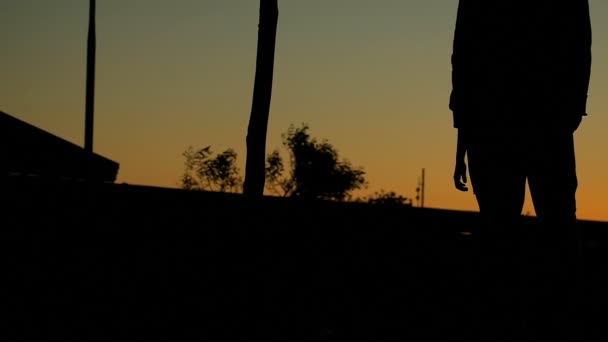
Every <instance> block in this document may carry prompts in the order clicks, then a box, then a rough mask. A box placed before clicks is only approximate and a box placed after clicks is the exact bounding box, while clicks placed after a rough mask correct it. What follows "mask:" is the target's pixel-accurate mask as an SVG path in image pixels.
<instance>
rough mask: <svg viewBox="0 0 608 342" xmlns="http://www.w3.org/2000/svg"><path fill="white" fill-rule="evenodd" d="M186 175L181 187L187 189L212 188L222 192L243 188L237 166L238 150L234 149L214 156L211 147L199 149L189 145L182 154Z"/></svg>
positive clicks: (183, 177)
mask: <svg viewBox="0 0 608 342" xmlns="http://www.w3.org/2000/svg"><path fill="white" fill-rule="evenodd" d="M182 155H183V156H184V157H185V158H186V160H185V162H184V168H185V170H184V175H183V176H182V179H181V187H182V188H183V189H187V190H211V191H220V192H237V191H240V189H241V178H240V177H239V169H238V168H237V167H236V158H237V155H236V152H235V151H234V150H233V149H227V150H226V151H224V152H222V153H220V154H218V155H216V156H215V157H212V155H213V152H212V151H211V147H210V146H207V147H204V148H201V149H199V150H194V149H193V148H192V147H188V149H187V150H186V151H184V153H183V154H182Z"/></svg>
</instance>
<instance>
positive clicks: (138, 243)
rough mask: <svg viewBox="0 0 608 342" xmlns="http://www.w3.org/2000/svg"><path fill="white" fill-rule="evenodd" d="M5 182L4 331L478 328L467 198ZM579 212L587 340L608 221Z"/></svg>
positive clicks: (363, 333) (427, 337)
mask: <svg viewBox="0 0 608 342" xmlns="http://www.w3.org/2000/svg"><path fill="white" fill-rule="evenodd" d="M1 185H2V192H1V194H0V198H1V202H0V205H1V208H2V209H1V210H2V223H1V224H0V227H1V229H0V232H1V234H2V239H1V241H2V251H3V260H4V265H3V267H2V269H3V275H4V277H3V278H4V280H2V289H3V291H2V293H3V294H4V297H5V300H3V303H2V307H3V311H4V313H5V315H4V317H6V318H5V319H4V321H3V325H4V327H5V328H4V327H3V328H2V330H3V331H4V332H3V334H4V333H8V336H9V337H8V338H7V339H3V341H16V340H32V341H45V340H51V339H54V340H57V341H113V340H118V339H122V338H124V339H126V340H127V341H150V340H162V341H186V340H209V341H218V340H237V341H249V340H252V339H254V338H256V339H257V338H263V339H264V340H268V339H272V340H281V341H295V340H301V339H303V340H309V341H317V340H319V341H329V340H339V339H342V338H345V337H348V338H351V339H352V338H363V339H366V340H370V341H472V340H475V338H473V337H472V336H475V335H474V334H475V332H474V330H475V327H471V325H470V322H471V319H472V317H473V315H474V313H475V309H476V308H475V305H474V304H473V302H472V300H471V297H470V295H468V294H469V293H470V292H468V289H469V287H470V283H471V279H472V277H473V272H472V268H471V263H472V260H471V258H472V254H471V235H467V234H463V232H468V231H471V230H472V229H473V228H474V227H475V226H476V225H478V217H477V214H476V213H470V212H457V211H447V210H435V209H419V208H411V207H403V206H378V205H376V206H373V205H368V204H360V203H332V202H317V201H301V200H300V201H297V200H289V199H279V198H264V199H263V200H261V201H250V200H247V199H245V198H243V197H241V196H239V195H227V194H219V193H202V192H187V191H181V190H174V189H162V188H151V187H141V186H130V185H113V184H105V185H97V186H93V187H85V186H83V185H82V184H80V183H67V182H64V183H49V182H44V181H40V180H35V179H34V180H31V179H25V178H19V179H16V178H15V179H8V180H4V181H3V182H2V184H1ZM580 227H581V230H582V232H583V237H584V241H585V244H584V245H585V250H584V254H585V277H586V278H585V291H584V292H585V306H584V310H583V312H582V313H581V315H583V316H584V321H585V322H586V325H585V328H584V335H585V339H584V340H589V341H602V340H607V339H608V332H606V331H604V320H605V318H606V314H605V308H606V307H607V306H606V304H608V301H607V297H608V296H607V295H606V293H605V289H606V288H608V287H607V286H606V285H608V282H607V280H606V279H607V278H608V277H606V274H607V269H606V266H605V263H604V261H605V260H608V259H607V257H608V224H606V223H602V222H590V221H581V222H580ZM581 340H583V339H582V338H581Z"/></svg>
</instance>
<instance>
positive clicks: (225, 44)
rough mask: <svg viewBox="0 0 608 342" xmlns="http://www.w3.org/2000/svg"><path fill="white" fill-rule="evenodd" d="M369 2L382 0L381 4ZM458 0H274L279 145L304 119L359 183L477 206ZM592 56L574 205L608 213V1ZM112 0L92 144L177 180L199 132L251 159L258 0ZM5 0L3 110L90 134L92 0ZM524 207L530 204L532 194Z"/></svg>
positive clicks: (136, 167)
mask: <svg viewBox="0 0 608 342" xmlns="http://www.w3.org/2000/svg"><path fill="white" fill-rule="evenodd" d="M372 3H373V7H371V6H372V5H370V4H372ZM456 5H457V1H451V0H437V1H434V2H429V1H428V0H412V1H407V2H403V1H395V0H374V1H371V0H349V1H346V0H341V1H333V2H331V4H328V3H327V1H323V0H308V1H306V2H293V1H291V2H287V1H286V2H284V3H281V2H280V3H279V6H280V16H279V26H278V37H277V51H276V65H275V80H274V92H273V99H272V100H273V102H272V108H271V114H270V123H269V130H268V151H269V152H270V151H271V150H272V149H274V148H279V149H281V150H282V151H283V152H284V150H283V149H282V146H281V134H282V133H283V132H285V131H286V130H287V128H288V127H289V125H290V124H294V125H298V124H300V123H307V124H309V126H310V133H311V135H312V136H313V137H316V138H318V139H323V138H326V139H328V141H329V142H330V143H331V144H332V145H333V146H334V147H336V149H337V150H338V152H339V154H340V156H342V157H344V158H347V159H348V160H349V161H350V162H351V163H352V164H353V165H355V166H362V167H363V168H364V170H365V171H366V178H367V180H368V182H369V187H368V188H367V189H365V190H363V191H358V192H357V193H356V194H355V195H356V196H357V195H361V196H363V195H366V194H370V193H373V192H375V191H379V190H381V189H383V190H386V191H395V192H397V193H399V194H401V195H403V196H405V197H408V198H413V197H415V196H416V193H415V189H416V186H417V181H418V177H419V175H420V171H421V169H422V168H425V170H426V185H427V186H426V196H425V197H426V198H425V204H426V206H427V207H433V208H443V209H455V210H477V205H476V202H475V198H474V195H473V194H472V192H471V191H470V190H469V192H467V193H461V192H459V191H457V190H456V189H455V188H454V186H453V184H452V173H453V162H454V150H455V141H456V131H455V129H454V128H452V116H451V112H450V111H449V109H448V107H447V105H448V96H449V91H450V87H451V84H450V77H451V74H450V70H451V66H450V54H451V43H452V34H453V28H454V20H455V15H456ZM590 5H591V10H592V21H593V29H594V47H593V52H594V64H593V69H592V80H591V87H590V93H589V103H588V112H589V116H588V117H586V118H585V119H584V121H583V123H582V125H581V127H580V128H579V130H578V131H577V133H576V135H575V139H576V152H577V167H578V176H579V190H578V216H579V218H581V219H589V220H600V221H608V210H607V209H606V208H608V180H606V177H605V175H606V174H608V155H607V154H606V153H605V151H606V150H608V138H607V137H606V133H605V132H606V131H608V115H604V113H607V112H608V102H605V101H604V96H603V91H604V89H608V68H607V67H606V66H605V65H604V64H603V62H602V61H604V60H608V58H607V57H608V39H607V38H608V3H606V2H605V1H602V0H590ZM180 6H182V7H176V6H175V4H174V2H172V1H168V0H145V1H144V0H133V1H130V2H128V4H127V3H125V2H124V1H122V0H105V1H103V2H100V3H98V8H97V12H98V13H97V14H98V18H97V25H98V26H97V44H98V45H97V53H98V56H97V86H96V107H95V143H94V149H95V152H96V153H99V154H102V155H104V156H106V157H108V158H110V159H113V160H116V161H118V162H119V163H120V170H119V175H118V182H126V183H131V184H141V185H155V186H167V187H177V186H178V181H179V179H180V176H181V174H182V170H183V169H182V168H183V158H182V156H181V153H182V152H183V151H184V150H185V149H186V148H187V147H188V146H190V145H192V146H194V147H203V146H207V145H211V146H212V148H213V150H214V151H217V152H220V151H223V150H225V149H226V148H233V149H234V150H235V151H236V152H237V153H238V157H239V159H238V162H239V164H240V166H241V167H240V168H241V171H243V170H244V160H245V155H246V151H245V134H246V129H247V123H248V119H249V113H250V109H251V96H252V89H253V77H254V63H255V53H256V40H257V24H258V23H257V20H258V17H257V16H258V8H257V6H258V3H257V2H255V1H250V0H235V1H231V2H218V1H206V0H203V1H187V2H183V3H181V4H180ZM5 7H6V8H3V9H2V11H0V22H2V23H3V24H4V25H5V29H4V30H0V39H1V40H2V41H3V43H4V45H3V63H2V64H1V65H0V74H2V75H3V82H2V83H1V84H0V110H2V111H4V112H7V113H9V114H11V115H14V116H16V117H17V118H19V119H22V120H24V121H27V122H29V123H31V124H33V125H35V126H38V127H40V128H43V129H45V130H47V131H49V132H51V133H53V134H56V135H58V136H60V137H62V138H64V139H66V140H69V141H72V142H74V143H76V144H79V145H82V144H83V132H84V94H85V88H84V85H85V60H86V33H87V14H88V13H87V8H88V3H87V2H84V1H83V2H78V4H76V3H74V2H73V1H68V0H54V1H53V2H52V4H51V2H49V1H45V0H27V1H19V2H12V5H11V6H5ZM523 213H530V214H533V213H534V210H533V208H532V205H531V201H530V200H529V195H528V197H527V201H526V205H525V208H524V210H523Z"/></svg>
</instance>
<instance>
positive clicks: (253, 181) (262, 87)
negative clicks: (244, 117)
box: [243, 0, 279, 197]
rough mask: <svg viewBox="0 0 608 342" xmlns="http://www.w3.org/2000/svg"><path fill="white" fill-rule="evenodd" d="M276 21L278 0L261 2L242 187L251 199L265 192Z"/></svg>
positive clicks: (263, 0) (277, 17)
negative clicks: (267, 134) (267, 133)
mask: <svg viewBox="0 0 608 342" xmlns="http://www.w3.org/2000/svg"><path fill="white" fill-rule="evenodd" d="M278 19H279V5H278V3H277V0H260V23H259V26H258V48H257V61H256V71H255V83H254V87H253V100H252V104H251V116H250V117H249V127H248V129H247V161H246V165H245V183H244V184H243V193H244V194H245V195H248V196H253V197H261V196H262V195H263V193H264V181H265V179H264V177H265V174H264V173H265V172H264V169H265V162H266V132H267V130H268V116H269V113H270V102H271V98H272V80H273V74H274V55H275V45H276V34H277V23H278Z"/></svg>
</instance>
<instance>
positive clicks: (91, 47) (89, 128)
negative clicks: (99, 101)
mask: <svg viewBox="0 0 608 342" xmlns="http://www.w3.org/2000/svg"><path fill="white" fill-rule="evenodd" d="M95 2H96V1H95V0H90V5H89V37H88V40H87V79H86V103H85V123H84V149H85V151H86V152H87V154H89V155H90V154H92V153H93V121H94V120H93V119H94V114H95V53H96V34H95V7H96V3H95Z"/></svg>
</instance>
